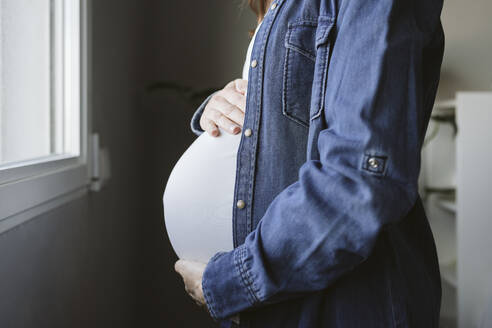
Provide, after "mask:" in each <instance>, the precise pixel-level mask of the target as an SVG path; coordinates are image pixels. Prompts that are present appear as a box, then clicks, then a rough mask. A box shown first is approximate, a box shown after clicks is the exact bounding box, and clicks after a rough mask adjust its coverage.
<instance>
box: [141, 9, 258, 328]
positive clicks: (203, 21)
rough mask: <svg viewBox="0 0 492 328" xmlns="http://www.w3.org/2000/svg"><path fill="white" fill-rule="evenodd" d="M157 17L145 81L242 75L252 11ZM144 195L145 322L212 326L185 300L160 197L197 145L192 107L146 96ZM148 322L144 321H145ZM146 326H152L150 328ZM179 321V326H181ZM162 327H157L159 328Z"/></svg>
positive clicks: (194, 83)
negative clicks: (190, 148)
mask: <svg viewBox="0 0 492 328" xmlns="http://www.w3.org/2000/svg"><path fill="white" fill-rule="evenodd" d="M148 3H150V10H151V11H152V12H154V13H156V15H154V16H153V17H151V18H149V19H148V20H147V21H146V24H147V25H146V31H147V32H148V34H147V46H148V48H147V51H146V53H147V57H146V61H147V63H148V66H147V70H146V72H145V76H146V82H147V83H152V82H155V81H173V82H176V83H179V84H182V85H187V86H191V87H194V88H196V89H201V88H206V87H219V88H221V87H223V86H224V85H225V84H226V83H227V82H229V81H230V80H232V79H234V78H238V77H240V76H241V73H242V65H243V63H244V59H245V54H246V49H247V46H248V42H249V36H248V30H249V29H251V28H254V27H255V25H254V24H255V22H254V17H253V16H252V15H251V14H250V13H249V11H246V10H245V11H244V12H243V13H242V14H240V10H239V5H238V4H239V2H238V1H231V0H213V1H194V2H193V3H192V4H191V3H189V2H186V1H184V2H183V1H174V2H167V1H158V0H153V1H149V2H148ZM142 99H143V104H144V106H143V108H144V111H145V114H144V115H145V122H146V124H145V126H146V133H145V140H146V152H145V162H146V163H148V164H149V165H150V166H149V170H148V174H147V179H146V182H147V184H146V190H147V191H149V193H148V197H149V198H150V204H149V206H150V207H151V209H150V211H151V212H152V213H156V214H155V215H152V216H151V217H148V218H146V219H147V220H148V222H147V224H146V225H145V226H144V229H145V231H144V232H143V233H142V237H143V238H144V239H143V241H142V246H143V249H144V251H143V252H142V257H141V260H142V261H141V263H140V267H141V268H142V279H143V280H144V281H145V284H144V285H145V286H146V288H144V289H141V290H140V292H141V296H140V297H139V299H141V300H142V301H143V303H141V308H142V310H141V314H142V315H141V320H144V322H145V323H146V324H147V325H144V326H152V325H151V324H155V323H157V322H161V323H166V322H173V321H174V322H176V323H175V325H174V326H173V325H171V324H168V326H166V327H209V326H210V327H212V326H214V325H213V322H212V320H210V319H209V317H208V315H207V314H206V313H205V312H204V311H203V310H201V309H197V307H196V305H195V304H194V302H193V301H191V299H190V298H189V297H188V296H186V295H184V290H183V284H182V281H181V278H180V277H179V276H178V275H177V274H176V273H175V272H174V269H173V265H174V262H175V261H176V260H177V258H176V256H175V254H174V252H173V251H172V249H171V248H170V246H169V245H170V244H169V240H168V238H167V235H166V232H165V229H164V225H163V216H162V200H161V198H162V193H163V191H164V186H165V183H166V181H167V178H168V176H169V173H170V172H171V169H172V167H173V166H174V164H175V163H176V161H177V160H178V159H179V157H180V156H181V155H182V153H183V152H184V151H185V150H186V148H187V147H188V146H189V145H190V144H191V142H192V141H193V140H194V138H195V136H194V135H193V134H192V133H191V131H190V130H189V120H190V118H191V115H192V113H193V111H194V110H195V106H194V105H192V104H190V103H187V102H186V101H184V100H182V99H180V98H179V97H176V96H173V95H172V94H169V93H165V92H162V93H158V94H157V95H148V94H143V95H142ZM145 320H147V321H145ZM149 322H150V323H151V324H149ZM178 323H179V324H178ZM156 327H157V326H156Z"/></svg>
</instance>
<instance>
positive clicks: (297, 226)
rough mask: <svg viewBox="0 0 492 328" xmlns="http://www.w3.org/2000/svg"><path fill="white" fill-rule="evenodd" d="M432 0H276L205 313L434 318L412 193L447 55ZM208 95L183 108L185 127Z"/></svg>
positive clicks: (292, 318) (376, 321)
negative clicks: (188, 113) (229, 235)
mask: <svg viewBox="0 0 492 328" xmlns="http://www.w3.org/2000/svg"><path fill="white" fill-rule="evenodd" d="M441 8H442V0H413V1H409V0H273V4H272V6H271V8H270V9H269V10H268V12H267V14H266V16H265V18H264V21H263V23H262V26H261V27H260V29H259V31H258V34H257V37H256V41H255V43H254V47H253V52H252V57H251V59H252V63H253V61H254V63H255V64H253V65H251V68H250V72H249V83H248V98H247V105H246V115H245V122H244V129H247V128H249V129H251V130H252V131H253V133H252V135H251V136H249V137H246V136H244V135H243V136H242V139H241V143H240V146H239V151H238V156H237V172H236V185H235V195H234V204H236V202H237V201H239V200H243V201H244V202H245V204H246V206H245V207H243V208H238V207H236V206H235V205H234V209H233V239H234V247H235V248H234V250H232V251H230V252H219V253H217V254H216V255H215V256H214V257H213V258H212V259H211V260H210V262H209V263H208V264H207V266H206V269H205V272H204V276H203V281H202V283H203V291H204V296H205V299H206V302H207V306H208V309H209V311H210V313H211V315H212V316H213V317H214V318H215V319H217V320H219V321H221V322H222V324H223V325H224V326H226V322H228V321H227V318H230V317H231V316H232V315H235V314H238V313H240V318H241V327H270V328H271V327H283V328H285V327H310V328H311V327H343V328H347V327H419V328H420V327H437V326H438V317H439V307H440V299H441V285H440V278H439V269H438V262H437V256H436V251H435V245H434V240H433V237H432V233H431V232H430V229H429V225H428V222H427V218H426V215H425V212H424V209H423V207H422V202H421V199H420V196H419V194H418V185H417V179H418V175H419V170H420V153H421V146H422V141H423V138H424V135H425V132H426V129H427V124H428V121H429V117H430V113H431V110H432V107H433V103H434V100H435V94H436V89H437V85H438V81H439V72H440V66H441V62H442V56H443V46H444V35H443V31H442V27H441V23H440V12H441ZM205 104H206V102H205V103H204V104H203V105H202V106H201V107H200V108H199V109H198V110H197V111H196V113H195V115H194V116H193V118H192V122H191V125H192V129H193V131H194V132H195V133H196V134H200V133H202V132H203V131H202V130H201V129H200V127H199V123H198V122H199V118H200V115H201V113H202V111H203V107H204V105H205Z"/></svg>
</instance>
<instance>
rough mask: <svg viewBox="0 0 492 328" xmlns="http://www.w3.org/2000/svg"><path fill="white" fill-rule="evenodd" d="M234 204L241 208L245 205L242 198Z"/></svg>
mask: <svg viewBox="0 0 492 328" xmlns="http://www.w3.org/2000/svg"><path fill="white" fill-rule="evenodd" d="M236 206H237V208H239V209H242V208H244V207H245V206H246V203H245V202H244V200H242V199H240V200H238V201H237V204H236Z"/></svg>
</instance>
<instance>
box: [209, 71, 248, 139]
mask: <svg viewBox="0 0 492 328" xmlns="http://www.w3.org/2000/svg"><path fill="white" fill-rule="evenodd" d="M247 88H248V81H246V80H241V79H237V80H234V81H232V82H229V83H228V84H227V85H226V86H225V87H224V88H223V89H222V90H220V91H218V92H217V93H215V94H214V95H213V96H212V98H210V100H209V102H208V104H207V105H206V106H205V110H204V111H203V114H202V116H201V118H200V126H201V128H202V129H203V130H204V131H207V132H208V134H210V135H211V136H213V137H217V136H218V135H219V134H220V131H219V129H218V128H219V127H220V128H221V129H222V130H224V131H226V132H228V133H230V134H238V133H239V132H240V131H241V127H242V126H243V123H244V111H245V108H246V90H247Z"/></svg>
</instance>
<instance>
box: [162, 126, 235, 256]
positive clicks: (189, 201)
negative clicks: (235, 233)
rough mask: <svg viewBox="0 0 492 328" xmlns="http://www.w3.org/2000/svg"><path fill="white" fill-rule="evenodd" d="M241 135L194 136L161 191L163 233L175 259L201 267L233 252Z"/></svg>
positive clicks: (205, 134)
mask: <svg viewBox="0 0 492 328" xmlns="http://www.w3.org/2000/svg"><path fill="white" fill-rule="evenodd" d="M240 140H241V134H238V135H230V134H228V133H224V132H222V133H221V135H220V136H219V137H217V138H214V137H211V136H210V135H208V133H203V134H202V135H200V136H199V137H198V138H197V139H196V140H195V141H194V142H193V144H192V145H191V146H190V147H189V148H188V149H187V150H186V152H185V153H184V154H183V155H182V156H181V158H180V159H179V161H178V162H177V163H176V166H175V167H174V169H173V170H172V172H171V175H170V176H169V180H168V182H167V185H166V189H165V191H164V197H163V202H164V220H165V225H166V230H167V233H168V236H169V239H170V241H171V244H172V246H173V248H174V251H175V252H176V254H177V255H178V257H179V258H181V259H185V260H193V261H199V262H203V263H206V262H208V260H209V259H210V258H211V257H212V256H213V255H214V254H215V253H216V252H218V251H230V250H232V249H233V241H232V209H233V200H234V184H235V175H236V156H237V150H238V147H239V142H240Z"/></svg>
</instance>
